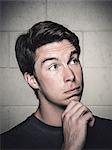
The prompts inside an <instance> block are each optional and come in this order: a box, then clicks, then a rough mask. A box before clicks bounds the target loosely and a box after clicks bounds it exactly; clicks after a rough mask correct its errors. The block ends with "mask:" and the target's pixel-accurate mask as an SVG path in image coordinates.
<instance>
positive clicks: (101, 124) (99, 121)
mask: <svg viewBox="0 0 112 150" xmlns="http://www.w3.org/2000/svg"><path fill="white" fill-rule="evenodd" d="M95 128H98V129H104V128H105V130H109V131H112V120H110V119H105V118H100V117H97V116H95Z"/></svg>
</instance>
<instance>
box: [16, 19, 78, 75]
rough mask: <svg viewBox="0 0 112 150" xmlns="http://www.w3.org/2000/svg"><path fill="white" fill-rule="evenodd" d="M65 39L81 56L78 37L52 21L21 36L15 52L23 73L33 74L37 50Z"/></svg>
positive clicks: (41, 23)
mask: <svg viewBox="0 0 112 150" xmlns="http://www.w3.org/2000/svg"><path fill="white" fill-rule="evenodd" d="M63 39H67V40H68V41H69V42H70V43H71V44H73V45H74V47H75V48H76V50H77V52H78V54H80V46H79V40H78V37H77V36H76V35H75V34H74V33H73V32H71V31H70V30H68V29H67V28H65V27H64V26H63V25H60V24H58V23H55V22H52V21H43V22H39V23H37V24H35V25H34V26H33V27H31V29H29V30H28V32H27V33H25V34H22V35H20V36H19V37H18V38H17V41H16V45H15V52H16V58H17V61H18V65H19V67H20V70H21V72H22V73H23V74H24V73H25V72H28V73H30V74H33V72H34V64H35V52H36V49H37V48H39V47H41V46H43V45H45V44H47V43H52V42H60V41H62V40H63Z"/></svg>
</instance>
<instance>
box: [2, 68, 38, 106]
mask: <svg viewBox="0 0 112 150" xmlns="http://www.w3.org/2000/svg"><path fill="white" fill-rule="evenodd" d="M0 85H1V86H0V104H1V105H10V106H11V105H13V106H14V105H25V106H26V105H38V100H37V99H36V96H35V95H34V92H33V90H32V89H31V88H30V87H29V86H28V84H27V83H26V82H25V80H24V79H23V76H22V74H21V72H20V71H18V69H8V68H7V69H6V68H5V69H4V68H0Z"/></svg>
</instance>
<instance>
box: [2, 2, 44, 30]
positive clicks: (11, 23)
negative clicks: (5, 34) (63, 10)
mask: <svg viewBox="0 0 112 150" xmlns="http://www.w3.org/2000/svg"><path fill="white" fill-rule="evenodd" d="M45 1H46V0H42V1H40V0H39V1H32V2H30V1H26V2H25V1H5V2H1V3H2V5H1V7H2V23H1V25H2V29H1V30H2V31H4V30H7V31H22V30H26V29H28V28H30V27H31V26H32V25H33V24H35V23H37V22H39V21H41V20H44V19H45V17H46V5H45Z"/></svg>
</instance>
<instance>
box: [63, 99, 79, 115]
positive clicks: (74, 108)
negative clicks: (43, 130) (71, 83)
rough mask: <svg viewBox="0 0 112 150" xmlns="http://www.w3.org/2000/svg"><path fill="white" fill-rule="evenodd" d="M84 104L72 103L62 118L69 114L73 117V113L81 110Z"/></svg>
mask: <svg viewBox="0 0 112 150" xmlns="http://www.w3.org/2000/svg"><path fill="white" fill-rule="evenodd" d="M81 106H82V104H81V103H80V102H74V101H72V102H71V103H70V104H69V106H68V107H67V108H66V110H65V111H64V113H63V114H62V117H64V116H66V115H67V114H68V115H69V116H71V115H72V114H73V113H75V112H76V111H77V109H79V107H81Z"/></svg>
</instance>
